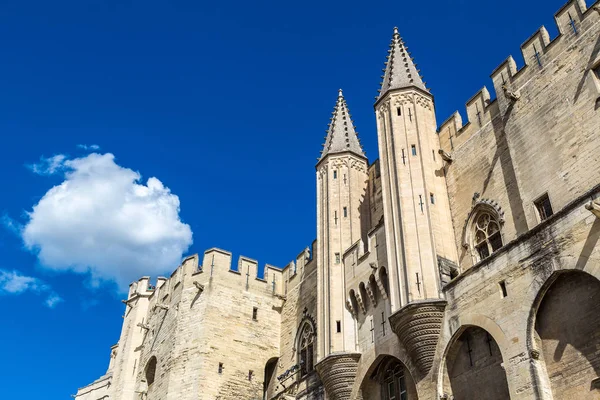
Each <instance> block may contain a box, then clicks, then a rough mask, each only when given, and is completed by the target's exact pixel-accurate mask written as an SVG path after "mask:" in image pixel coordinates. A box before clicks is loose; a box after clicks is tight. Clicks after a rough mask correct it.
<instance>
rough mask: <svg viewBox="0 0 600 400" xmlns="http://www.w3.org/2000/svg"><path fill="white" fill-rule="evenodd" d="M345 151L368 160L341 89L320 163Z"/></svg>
mask: <svg viewBox="0 0 600 400" xmlns="http://www.w3.org/2000/svg"><path fill="white" fill-rule="evenodd" d="M345 151H351V152H353V153H354V154H356V155H359V156H361V157H365V158H366V155H365V152H364V151H363V148H362V146H361V144H360V140H359V139H358V133H357V132H356V129H355V128H354V122H353V121H352V118H351V117H350V111H349V110H348V105H347V104H346V99H344V94H343V93H342V89H340V90H339V91H338V97H337V101H336V103H335V108H334V109H333V113H332V117H331V122H330V123H329V129H327V137H326V138H325V143H324V144H323V150H322V151H321V157H320V158H319V162H320V161H321V160H323V159H324V158H325V157H326V156H327V155H328V154H334V153H342V152H345Z"/></svg>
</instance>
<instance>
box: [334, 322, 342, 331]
mask: <svg viewBox="0 0 600 400" xmlns="http://www.w3.org/2000/svg"><path fill="white" fill-rule="evenodd" d="M335 329H336V332H337V333H340V332H341V331H342V321H335Z"/></svg>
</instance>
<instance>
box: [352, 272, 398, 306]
mask: <svg viewBox="0 0 600 400" xmlns="http://www.w3.org/2000/svg"><path fill="white" fill-rule="evenodd" d="M388 293H389V279H388V274H387V270H386V269H385V267H379V269H378V270H377V276H375V274H371V275H369V279H368V280H367V281H366V283H365V282H360V283H359V284H358V290H355V289H350V291H349V293H348V299H347V300H346V306H347V307H348V309H349V310H350V312H351V313H352V314H353V315H357V314H358V310H361V311H362V312H363V313H364V314H366V312H367V310H368V309H369V307H376V306H377V303H378V302H379V301H381V299H383V300H387V298H388Z"/></svg>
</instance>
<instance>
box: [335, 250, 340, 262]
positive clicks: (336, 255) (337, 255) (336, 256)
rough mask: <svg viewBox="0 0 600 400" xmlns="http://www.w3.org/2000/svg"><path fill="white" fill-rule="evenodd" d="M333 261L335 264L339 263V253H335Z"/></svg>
mask: <svg viewBox="0 0 600 400" xmlns="http://www.w3.org/2000/svg"><path fill="white" fill-rule="evenodd" d="M335 263H336V264H339V263H340V253H335Z"/></svg>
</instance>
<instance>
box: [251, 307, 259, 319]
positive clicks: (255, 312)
mask: <svg viewBox="0 0 600 400" xmlns="http://www.w3.org/2000/svg"><path fill="white" fill-rule="evenodd" d="M252 319H253V320H254V321H257V320H258V307H253V308H252Z"/></svg>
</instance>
